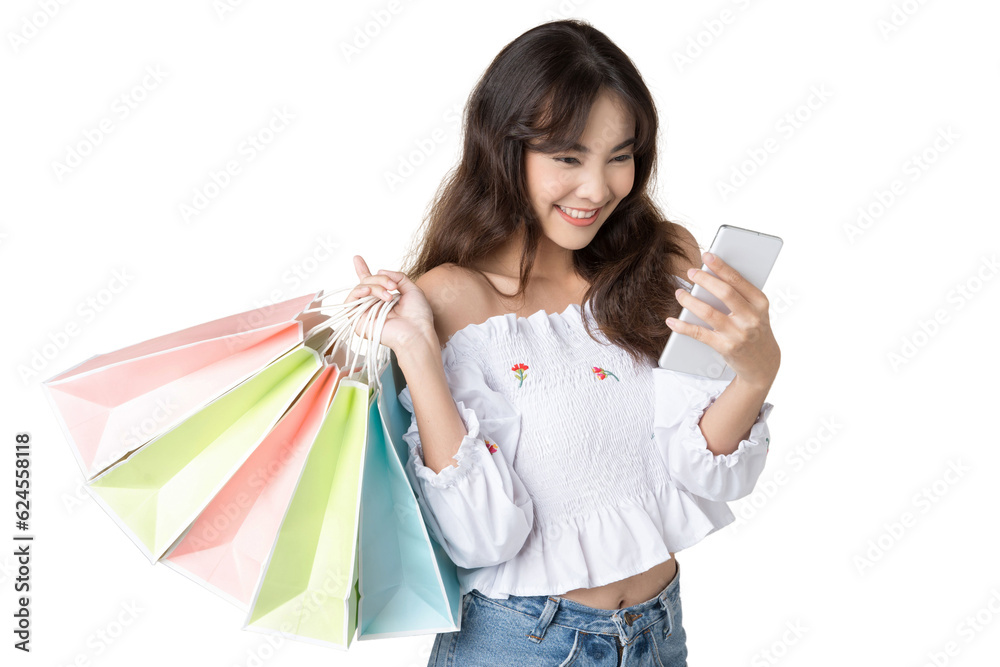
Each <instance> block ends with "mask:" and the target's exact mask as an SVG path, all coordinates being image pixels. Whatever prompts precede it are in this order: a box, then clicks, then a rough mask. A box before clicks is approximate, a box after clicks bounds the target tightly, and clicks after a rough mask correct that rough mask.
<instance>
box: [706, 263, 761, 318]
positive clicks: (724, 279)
mask: <svg viewBox="0 0 1000 667" xmlns="http://www.w3.org/2000/svg"><path fill="white" fill-rule="evenodd" d="M701 258H702V261H704V262H705V266H707V267H708V268H709V269H711V270H712V273H714V274H715V276H713V275H712V274H711V273H708V272H707V271H700V270H699V272H698V275H699V276H707V277H708V278H709V279H715V280H720V283H719V284H718V285H717V287H716V289H719V290H723V291H725V290H726V287H724V286H728V290H729V292H730V294H731V295H732V296H731V297H730V299H731V300H732V301H734V302H735V303H738V304H740V305H743V304H747V305H750V304H757V305H758V306H759V304H760V303H761V300H762V298H766V297H764V293H763V292H761V291H760V289H758V287H757V286H756V285H754V284H753V283H752V282H750V281H749V280H747V279H746V278H744V277H743V274H742V273H740V272H739V271H737V270H736V269H734V268H733V267H732V266H730V265H729V264H727V263H726V262H725V261H723V260H722V258H721V257H719V256H718V255H713V254H712V253H709V252H706V253H702V257H701ZM716 276H718V278H716ZM703 287H705V288H708V287H709V285H708V284H705V285H703ZM709 291H710V292H712V294H715V291H714V290H711V289H709ZM715 296H717V297H719V298H720V299H722V302H723V303H725V304H726V306H728V307H729V310H731V311H732V312H734V313H735V312H736V309H735V308H733V307H732V306H730V305H729V303H728V302H727V301H726V300H725V299H723V298H722V296H721V295H719V294H715Z"/></svg>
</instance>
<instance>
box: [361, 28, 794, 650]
mask: <svg viewBox="0 0 1000 667" xmlns="http://www.w3.org/2000/svg"><path fill="white" fill-rule="evenodd" d="M465 114H466V115H465V126H464V148H463V154H462V158H461V161H460V163H459V165H458V167H457V169H456V170H455V171H454V172H453V173H452V174H451V175H450V177H449V178H448V180H447V182H446V184H445V186H444V188H443V190H442V191H441V193H440V194H439V197H438V198H437V200H436V202H435V204H434V206H433V208H432V210H431V212H430V216H429V226H428V227H427V229H426V230H425V233H424V235H423V238H422V242H421V243H420V246H419V248H418V251H417V252H416V253H415V257H414V258H413V260H412V262H411V264H410V266H408V267H405V268H404V270H403V271H389V270H380V271H378V272H377V273H376V274H372V273H371V272H370V270H369V269H368V266H367V264H366V263H365V262H364V260H363V259H362V258H361V257H358V256H356V257H355V267H356V270H357V273H358V276H359V278H360V280H361V282H360V284H359V285H358V286H357V287H356V288H355V289H354V290H353V291H352V292H351V293H350V294H349V295H348V297H347V300H346V301H351V300H356V299H358V298H361V297H363V296H366V295H369V294H374V295H377V296H379V297H381V298H384V299H392V298H393V297H394V295H393V294H392V293H390V290H398V292H399V294H400V299H399V301H398V302H397V303H396V304H395V306H394V307H393V308H392V310H391V311H390V312H389V315H388V318H387V321H386V323H385V326H384V328H383V330H382V336H381V342H382V344H384V345H386V346H388V347H390V348H391V349H392V350H393V351H394V352H395V354H396V358H397V361H398V363H399V366H400V369H401V370H402V371H403V374H404V376H405V377H406V382H407V387H406V388H405V389H404V390H403V391H402V392H401V393H400V396H399V398H400V401H401V402H402V403H403V405H404V406H405V407H406V408H407V409H408V410H409V411H410V412H411V413H412V414H413V420H412V425H411V427H410V429H409V431H408V432H407V433H406V435H405V436H404V439H405V440H406V442H407V443H408V444H409V462H408V464H407V467H408V474H409V475H410V476H411V482H412V483H413V484H414V489H415V491H416V492H417V495H418V500H419V502H420V504H421V507H422V509H423V510H424V513H425V518H426V520H427V523H428V527H429V529H430V530H431V533H432V534H433V535H434V537H435V539H436V540H437V541H438V542H439V543H440V544H441V546H442V548H444V550H445V551H446V552H447V553H448V555H449V556H450V557H451V558H452V560H453V561H454V562H455V563H456V565H457V566H458V568H459V569H458V572H459V579H460V583H461V586H462V593H463V598H462V603H463V610H462V623H461V630H460V631H459V632H453V633H442V634H439V635H438V636H437V638H436V640H435V643H434V648H433V650H432V653H431V657H430V662H429V664H430V665H462V666H463V667H465V666H471V665H513V664H522V665H568V664H573V665H619V664H620V665H658V666H674V665H685V664H686V657H687V648H686V645H685V632H684V628H683V625H682V612H681V601H680V581H679V576H680V575H679V569H678V566H677V561H676V559H675V558H674V554H675V553H676V552H677V551H680V550H682V549H685V548H687V547H689V546H691V545H693V544H695V543H697V542H698V541H700V540H701V539H702V538H704V537H705V536H707V535H709V534H711V533H713V532H715V531H716V530H718V529H720V528H722V527H724V526H726V525H728V524H729V523H731V522H732V521H733V520H734V518H735V517H734V516H733V514H732V513H731V512H730V510H729V509H728V507H727V506H726V504H725V501H727V500H733V499H736V498H740V497H743V496H745V495H747V494H749V493H750V492H751V491H752V490H753V486H754V484H755V482H756V480H757V478H758V477H759V475H760V472H761V470H762V469H763V466H764V460H765V456H766V454H767V449H768V444H769V432H768V429H767V422H766V419H767V416H768V414H769V413H770V410H771V408H772V407H773V406H772V405H771V404H770V403H767V402H765V400H764V399H765V398H766V396H767V393H768V391H769V389H770V387H771V384H772V383H773V381H774V378H775V375H776V373H777V370H778V365H779V358H780V353H779V349H778V345H777V343H776V342H775V339H774V336H773V334H772V332H771V329H770V325H769V322H768V300H767V298H766V297H765V296H764V294H763V293H762V292H761V291H760V290H759V289H757V288H756V287H754V286H753V285H751V284H750V283H748V282H747V281H746V280H744V279H743V277H742V276H741V275H740V274H739V273H738V272H736V271H735V270H733V269H732V268H731V267H729V266H727V265H726V264H725V263H724V262H722V261H721V260H719V259H717V258H712V257H708V256H707V254H706V255H700V254H699V250H698V245H697V243H696V241H695V240H694V238H693V236H692V235H691V234H690V233H689V232H687V231H686V230H685V229H683V228H682V227H680V226H679V225H676V224H673V223H670V222H668V221H667V220H666V219H665V218H664V216H663V214H662V213H661V212H660V211H659V209H658V208H657V206H656V204H655V203H654V202H653V199H652V197H651V194H650V189H651V186H652V184H653V180H654V175H655V168H656V156H657V149H656V137H657V113H656V109H655V106H654V104H653V99H652V96H651V94H650V92H649V90H648V89H647V87H646V85H645V84H644V82H643V80H642V78H641V76H640V75H639V73H638V72H637V71H636V69H635V67H634V65H633V64H632V62H631V61H630V60H629V58H628V57H627V56H626V55H625V54H624V53H623V52H622V51H621V50H620V49H619V48H618V47H617V46H615V45H614V44H613V43H612V42H611V41H610V40H609V39H608V37H607V36H605V35H604V34H603V33H601V32H600V31H598V30H596V29H595V28H593V27H592V26H591V25H589V24H587V23H584V22H580V21H575V20H570V21H555V22H550V23H546V24H543V25H540V26H538V27H535V28H533V29H531V30H529V31H527V32H526V33H524V34H523V35H521V36H520V37H518V38H517V39H515V40H514V41H513V42H511V43H510V44H508V45H507V46H506V47H504V49H503V50H502V51H501V52H500V53H499V55H497V57H496V58H495V59H494V61H493V63H492V64H491V65H490V66H489V68H488V69H487V70H486V72H485V73H484V74H483V76H482V78H481V80H480V81H479V83H478V85H477V86H476V88H475V90H474V91H473V92H472V95H471V97H470V99H469V102H468V105H467V107H466V111H465ZM703 259H704V261H705V262H706V263H707V265H708V266H709V267H710V268H711V269H712V270H713V271H714V272H715V273H716V274H717V276H718V277H715V276H712V275H710V274H708V273H706V272H702V271H700V270H699V269H700V266H701V263H702V261H703ZM682 276H687V278H689V279H690V282H689V281H688V280H685V279H684V278H683V277H682ZM692 283H699V284H701V285H703V286H704V287H705V288H707V289H708V290H709V291H710V292H712V293H713V294H715V295H716V296H718V297H719V298H720V299H721V300H722V301H723V302H724V303H725V304H726V306H727V307H728V308H729V309H730V310H731V313H730V314H729V315H728V316H727V315H723V314H722V313H721V312H719V311H718V310H716V309H714V308H712V307H711V306H709V305H708V304H706V303H704V302H702V301H700V300H698V299H695V298H694V297H692V296H691V295H690V294H689V293H688V291H687V290H686V289H684V288H683V287H680V286H681V285H689V286H690V285H691V284H692ZM346 301H345V302H346ZM683 306H686V307H687V308H688V309H690V310H691V311H693V312H694V313H695V314H696V315H698V316H699V317H701V318H702V319H703V320H704V321H705V322H707V323H708V324H709V325H710V326H711V327H712V330H710V329H707V328H705V327H700V326H696V325H693V324H689V323H683V322H678V321H675V320H671V319H670V318H667V316H668V315H669V316H677V315H678V314H679V312H680V309H681V307H683ZM665 318H666V319H665ZM362 333H363V332H361V331H360V330H359V331H358V334H359V335H362ZM675 333H676V334H680V335H686V336H693V337H695V338H697V339H699V340H702V341H704V342H705V343H707V344H708V345H710V346H712V347H713V348H714V349H715V350H717V351H718V352H719V353H720V354H721V355H722V356H723V358H724V359H725V360H726V362H727V363H728V364H729V365H730V366H731V367H732V369H733V370H734V371H735V372H736V377H735V378H734V379H733V380H732V382H728V383H727V382H725V381H717V380H708V379H704V378H697V377H695V376H690V375H685V374H681V373H676V372H673V371H667V370H664V369H660V368H658V366H657V360H658V358H659V354H660V352H661V351H662V350H663V346H664V345H665V343H666V341H667V339H668V338H669V336H671V335H673V334H675Z"/></svg>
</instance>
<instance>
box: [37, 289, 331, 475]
mask: <svg viewBox="0 0 1000 667" xmlns="http://www.w3.org/2000/svg"><path fill="white" fill-rule="evenodd" d="M319 294H320V292H317V293H314V294H307V295H304V296H300V297H297V298H294V299H289V300H287V301H282V302H280V303H275V304H272V305H269V306H267V307H265V308H258V309H254V310H249V311H245V312H242V313H237V314H235V315H230V316H228V317H223V318H221V319H217V320H213V321H211V322H206V323H203V324H198V325H196V326H193V327H189V328H187V329H182V330H180V331H176V332H174V333H170V334H166V335H163V336H159V337H157V338H153V339H150V340H147V341H143V342H141V343H136V344H135V345H130V346H128V347H125V348H122V349H120V350H117V351H115V352H108V353H105V354H98V355H95V356H93V357H91V358H90V359H87V360H86V361H84V362H82V363H80V364H78V365H77V366H74V367H73V368H70V369H69V370H66V371H63V372H62V373H59V374H58V375H55V376H53V377H51V378H49V379H48V380H45V381H44V382H43V383H42V385H43V387H44V388H45V390H46V392H45V393H46V395H47V396H48V398H49V401H50V402H51V403H52V407H53V409H54V411H55V412H56V414H57V415H58V417H59V420H60V424H61V426H62V428H63V431H64V433H65V435H66V439H67V441H68V442H69V443H70V446H71V449H72V450H73V453H74V454H75V456H76V459H77V463H79V465H80V468H81V469H82V470H83V472H84V475H85V476H86V478H87V479H88V480H91V479H93V478H94V477H96V476H97V475H98V474H99V473H101V472H102V471H103V470H105V469H107V468H108V467H110V466H111V465H113V464H114V463H116V462H117V461H119V460H121V459H122V458H124V457H126V456H128V455H129V454H131V453H132V452H134V451H135V450H137V449H139V448H140V447H142V446H143V445H145V444H146V443H148V442H149V441H150V440H152V439H153V438H155V437H157V436H160V435H162V434H163V433H165V432H167V431H169V430H170V429H172V428H173V427H175V426H177V425H178V424H180V423H181V422H183V421H184V420H185V419H186V418H187V417H189V416H190V415H192V414H193V413H195V412H197V411H198V410H200V409H201V408H203V407H204V406H205V405H207V404H208V403H210V402H211V401H212V400H214V399H215V398H218V397H219V396H221V395H222V394H224V393H226V392H227V391H229V390H230V389H232V388H233V387H235V386H236V385H238V384H240V383H241V382H243V381H244V380H246V379H247V378H249V377H251V376H252V375H254V374H255V373H256V372H258V371H259V370H261V369H262V368H264V367H266V366H267V365H268V364H270V363H271V362H273V361H274V360H275V359H277V358H278V357H280V356H281V355H283V354H285V353H286V352H288V351H289V350H291V349H292V348H294V347H295V346H296V345H297V344H299V343H300V342H302V341H303V340H305V338H306V336H307V335H308V334H309V333H310V332H311V331H313V330H314V329H315V328H316V327H318V326H319V325H320V324H321V323H322V322H323V321H325V320H327V319H328V317H327V316H324V315H320V314H318V313H315V312H309V313H304V312H303V311H305V310H307V309H312V308H315V306H316V304H317V303H318V301H317V299H318V298H319Z"/></svg>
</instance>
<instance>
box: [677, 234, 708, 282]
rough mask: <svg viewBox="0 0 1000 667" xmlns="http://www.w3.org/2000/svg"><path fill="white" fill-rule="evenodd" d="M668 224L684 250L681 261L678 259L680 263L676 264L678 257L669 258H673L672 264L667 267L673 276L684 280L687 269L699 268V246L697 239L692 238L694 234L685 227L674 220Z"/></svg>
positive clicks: (700, 262)
mask: <svg viewBox="0 0 1000 667" xmlns="http://www.w3.org/2000/svg"><path fill="white" fill-rule="evenodd" d="M670 224H671V227H670V231H672V232H673V234H674V237H675V238H676V239H677V240H678V241H680V243H681V246H682V247H683V248H684V250H685V257H684V259H683V261H680V265H678V264H677V262H678V261H679V258H677V257H673V258H671V259H672V260H673V265H672V266H671V267H670V268H669V271H670V273H672V274H674V275H675V276H680V277H681V278H684V279H685V280H686V279H687V271H688V269H690V268H692V267H694V268H696V269H700V268H701V265H702V261H701V248H699V247H698V241H697V240H696V239H695V238H694V234H692V233H691V232H690V231H688V229H687V228H686V227H684V226H683V225H679V224H677V223H676V222H672V223H670Z"/></svg>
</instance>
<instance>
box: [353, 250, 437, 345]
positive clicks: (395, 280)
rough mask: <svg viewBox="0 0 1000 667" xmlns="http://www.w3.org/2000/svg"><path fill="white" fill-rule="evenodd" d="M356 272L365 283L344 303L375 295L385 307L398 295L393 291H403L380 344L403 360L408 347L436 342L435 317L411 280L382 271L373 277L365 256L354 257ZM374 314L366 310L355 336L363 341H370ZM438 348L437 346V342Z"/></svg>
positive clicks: (401, 274)
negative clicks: (368, 332)
mask: <svg viewBox="0 0 1000 667" xmlns="http://www.w3.org/2000/svg"><path fill="white" fill-rule="evenodd" d="M354 270H355V271H356V272H357V274H358V278H359V279H360V280H361V282H360V283H359V284H358V286H357V287H355V288H354V289H353V290H351V292H350V293H349V294H348V295H347V298H346V299H344V303H350V302H352V301H357V300H358V299H360V298H362V297H365V296H368V295H370V294H374V295H375V296H377V297H379V299H380V300H381V302H382V303H386V302H389V301H391V300H392V299H393V297H394V295H393V294H391V293H390V290H393V289H398V290H399V294H400V297H399V301H397V302H396V305H394V306H393V307H392V309H391V310H389V313H388V315H386V318H385V322H384V323H383V325H382V336H381V340H379V341H378V342H380V343H381V344H382V345H385V346H386V347H388V348H389V349H391V350H392V351H393V352H395V353H396V356H397V357H399V356H401V353H402V354H405V352H406V346H407V345H409V344H413V343H414V341H416V342H421V343H422V342H424V341H436V340H437V334H436V333H435V329H434V314H433V312H432V311H431V306H430V304H429V303H428V302H427V297H426V296H424V292H423V290H421V289H420V288H419V287H417V286H416V284H415V283H414V282H413V281H411V280H410V279H409V277H407V276H406V274H404V273H400V272H399V271H386V270H385V269H382V270H380V271H379V272H378V273H376V274H372V272H371V270H370V269H369V268H368V264H367V263H366V262H365V260H364V259H362V257H361V255H355V256H354ZM379 305H380V303H373V304H372V305H370V306H369V309H371V308H378V307H379ZM369 314H370V310H366V311H365V312H364V314H363V315H362V316H361V317H360V318H359V320H358V323H357V326H355V328H354V333H355V334H356V335H357V336H358V337H359V338H368V336H366V335H365V333H364V329H365V321H366V320H367V319H368V315H369ZM434 344H435V345H438V343H437V342H434Z"/></svg>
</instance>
